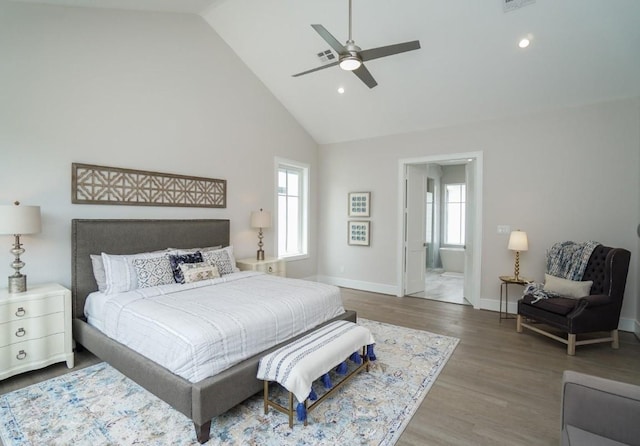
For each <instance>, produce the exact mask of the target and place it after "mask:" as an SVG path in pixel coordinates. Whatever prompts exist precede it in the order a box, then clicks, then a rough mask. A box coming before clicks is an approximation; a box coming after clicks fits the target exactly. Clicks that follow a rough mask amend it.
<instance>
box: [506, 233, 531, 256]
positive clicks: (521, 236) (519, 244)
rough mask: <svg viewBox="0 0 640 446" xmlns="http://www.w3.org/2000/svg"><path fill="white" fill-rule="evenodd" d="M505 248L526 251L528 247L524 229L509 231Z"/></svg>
mask: <svg viewBox="0 0 640 446" xmlns="http://www.w3.org/2000/svg"><path fill="white" fill-rule="evenodd" d="M507 248H508V249H510V250H511V251H527V250H528V249H529V241H528V240H527V233H526V232H524V231H511V235H510V236H509V245H508V246H507Z"/></svg>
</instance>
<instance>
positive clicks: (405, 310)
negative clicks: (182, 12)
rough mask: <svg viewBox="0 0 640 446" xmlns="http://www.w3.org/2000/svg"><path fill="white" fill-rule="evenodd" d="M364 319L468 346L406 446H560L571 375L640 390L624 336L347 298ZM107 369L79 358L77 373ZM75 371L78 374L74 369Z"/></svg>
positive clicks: (409, 432)
mask: <svg viewBox="0 0 640 446" xmlns="http://www.w3.org/2000/svg"><path fill="white" fill-rule="evenodd" d="M342 294H343V299H344V304H345V307H346V308H348V309H353V310H356V311H357V312H358V316H359V317H363V318H367V319H372V320H378V321H381V322H386V323H390V324H395V325H402V326H405V327H411V328H417V329H422V330H427V331H431V332H434V333H439V334H444V335H449V336H455V337H457V338H460V343H459V345H458V347H457V348H456V351H455V352H454V354H453V355H452V357H451V359H450V360H449V362H448V363H447V365H446V366H445V368H444V370H443V371H442V373H441V374H440V376H439V377H438V379H437V380H436V382H435V384H434V385H433V387H432V388H431V390H430V391H429V394H428V395H427V397H426V398H425V400H424V401H423V402H422V404H421V406H420V408H419V409H418V411H417V412H416V414H415V415H414V417H413V419H412V420H411V422H410V423H409V425H408V426H407V428H406V430H405V431H404V433H403V434H402V436H401V438H400V440H399V442H398V443H397V444H398V446H403V445H404V446H406V445H465V446H467V445H510V446H512V445H557V444H559V442H560V383H561V379H562V372H563V371H564V370H566V369H571V370H577V371H581V372H585V373H591V374H594V375H598V376H602V377H605V378H611V379H617V380H621V381H626V382H630V383H634V384H640V372H639V371H640V342H638V340H637V339H636V338H635V336H634V335H633V334H631V333H625V332H621V333H620V349H619V350H613V349H612V348H610V346H609V344H596V345H585V346H580V347H578V349H577V354H576V356H574V357H570V356H567V354H566V349H565V346H564V345H563V344H560V343H559V342H555V341H552V340H550V339H548V338H546V337H544V336H540V335H538V334H535V333H533V332H527V331H525V332H524V333H522V334H518V333H516V330H515V319H509V320H503V321H502V322H499V320H498V313H495V312H490V311H481V310H474V309H473V308H472V307H469V306H465V305H456V304H448V303H443V302H437V301H430V300H425V299H420V298H412V297H402V298H398V297H393V296H387V295H381V294H375V293H368V292H363V291H356V290H350V289H343V290H342ZM96 362H99V360H98V359H97V358H95V357H94V356H93V355H91V354H90V353H88V352H86V351H84V352H80V353H78V354H76V366H77V367H76V369H77V368H79V367H86V366H88V365H91V364H94V363H96ZM74 370H75V369H74ZM68 371H69V369H67V368H66V366H65V365H64V363H61V364H57V365H53V366H50V367H47V368H46V369H43V370H39V371H34V372H29V373H25V374H22V375H18V376H14V377H11V378H8V379H6V380H4V381H0V394H2V393H6V392H10V391H12V390H14V389H18V388H21V387H24V386H27V385H30V384H32V383H35V382H39V381H42V380H45V379H48V378H51V377H53V376H57V375H60V374H63V373H67V372H68Z"/></svg>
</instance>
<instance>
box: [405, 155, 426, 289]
mask: <svg viewBox="0 0 640 446" xmlns="http://www.w3.org/2000/svg"><path fill="white" fill-rule="evenodd" d="M405 187H406V194H405V196H406V201H405V214H404V215H405V228H406V232H405V294H414V293H420V292H422V291H424V279H425V269H426V247H425V241H426V200H427V174H426V168H425V166H424V165H415V166H414V165H411V164H409V165H407V166H406V171H405Z"/></svg>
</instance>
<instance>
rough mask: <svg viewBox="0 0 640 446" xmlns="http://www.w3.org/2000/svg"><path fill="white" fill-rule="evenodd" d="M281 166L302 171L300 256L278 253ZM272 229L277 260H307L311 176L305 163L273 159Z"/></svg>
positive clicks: (309, 168)
mask: <svg viewBox="0 0 640 446" xmlns="http://www.w3.org/2000/svg"><path fill="white" fill-rule="evenodd" d="M281 166H290V167H294V168H296V169H302V170H303V171H304V175H303V180H302V216H301V218H302V234H300V240H301V242H302V253H300V254H292V255H284V256H281V255H280V253H279V252H278V246H279V240H278V232H279V231H278V214H279V209H278V170H279V168H280V167H281ZM273 174H274V185H275V190H274V194H273V195H274V209H275V210H276V212H274V214H275V215H274V227H275V228H276V230H275V248H276V253H278V259H280V260H285V261H287V262H288V261H292V260H303V259H308V258H309V206H310V204H309V201H310V200H309V182H310V176H311V167H310V165H309V164H307V163H303V162H300V161H294V160H291V159H287V158H280V157H275V158H274V169H273Z"/></svg>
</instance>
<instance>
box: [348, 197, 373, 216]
mask: <svg viewBox="0 0 640 446" xmlns="http://www.w3.org/2000/svg"><path fill="white" fill-rule="evenodd" d="M370 215H371V192H349V217H369V216H370Z"/></svg>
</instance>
